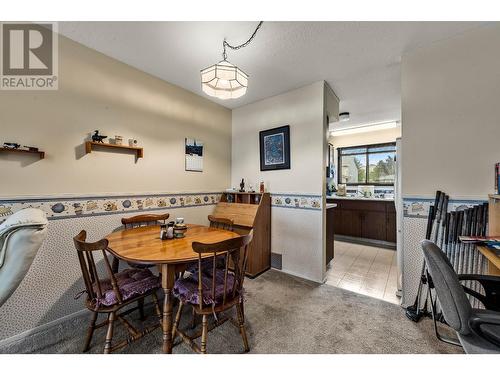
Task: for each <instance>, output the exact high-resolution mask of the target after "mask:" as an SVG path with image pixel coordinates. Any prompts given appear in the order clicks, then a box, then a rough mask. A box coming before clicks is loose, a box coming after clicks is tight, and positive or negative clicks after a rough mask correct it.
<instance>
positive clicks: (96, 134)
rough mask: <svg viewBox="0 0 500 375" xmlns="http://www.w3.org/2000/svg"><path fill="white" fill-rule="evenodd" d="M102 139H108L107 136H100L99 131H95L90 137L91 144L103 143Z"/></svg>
mask: <svg viewBox="0 0 500 375" xmlns="http://www.w3.org/2000/svg"><path fill="white" fill-rule="evenodd" d="M104 138H108V136H107V135H100V134H99V130H95V131H94V134H93V135H92V141H93V142H98V143H104V142H103V141H102V140H103V139H104Z"/></svg>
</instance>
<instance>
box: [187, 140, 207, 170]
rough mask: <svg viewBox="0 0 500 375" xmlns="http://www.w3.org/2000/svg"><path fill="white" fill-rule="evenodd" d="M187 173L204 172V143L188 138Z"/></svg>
mask: <svg viewBox="0 0 500 375" xmlns="http://www.w3.org/2000/svg"><path fill="white" fill-rule="evenodd" d="M185 154H186V171H194V172H203V142H202V141H200V140H197V139H193V138H186V148H185Z"/></svg>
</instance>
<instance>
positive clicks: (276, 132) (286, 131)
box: [259, 125, 290, 171]
mask: <svg viewBox="0 0 500 375" xmlns="http://www.w3.org/2000/svg"><path fill="white" fill-rule="evenodd" d="M259 135H260V170H261V171H273V170H276V169H290V126H289V125H285V126H280V127H279V128H274V129H269V130H263V131H261V132H260V133H259Z"/></svg>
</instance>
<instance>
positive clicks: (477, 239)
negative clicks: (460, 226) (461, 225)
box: [458, 236, 500, 245]
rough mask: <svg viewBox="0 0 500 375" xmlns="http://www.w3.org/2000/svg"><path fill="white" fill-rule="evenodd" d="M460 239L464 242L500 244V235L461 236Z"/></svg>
mask: <svg viewBox="0 0 500 375" xmlns="http://www.w3.org/2000/svg"><path fill="white" fill-rule="evenodd" d="M458 239H459V240H460V242H463V243H477V244H481V243H489V244H496V243H498V245H500V236H459V237H458Z"/></svg>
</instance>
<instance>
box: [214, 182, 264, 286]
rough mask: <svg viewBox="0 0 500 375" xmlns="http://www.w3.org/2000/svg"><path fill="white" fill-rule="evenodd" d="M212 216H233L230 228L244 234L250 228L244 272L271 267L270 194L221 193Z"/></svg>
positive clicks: (253, 274)
mask: <svg viewBox="0 0 500 375" xmlns="http://www.w3.org/2000/svg"><path fill="white" fill-rule="evenodd" d="M214 216H216V217H224V218H227V219H231V220H233V223H234V224H233V230H234V231H235V232H237V233H240V234H246V233H248V232H250V230H252V228H253V230H254V231H253V241H252V243H251V245H250V248H249V258H248V267H247V276H249V277H252V278H253V277H256V276H258V275H259V274H261V273H262V272H265V271H267V270H268V269H269V268H271V197H270V195H269V193H240V192H226V193H223V194H222V196H221V199H220V202H219V203H218V204H217V206H216V207H215V211H214Z"/></svg>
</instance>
